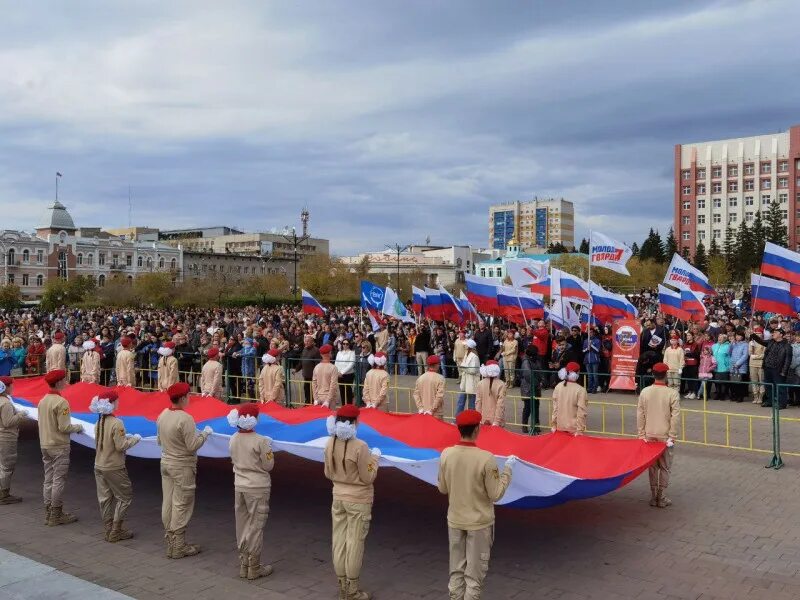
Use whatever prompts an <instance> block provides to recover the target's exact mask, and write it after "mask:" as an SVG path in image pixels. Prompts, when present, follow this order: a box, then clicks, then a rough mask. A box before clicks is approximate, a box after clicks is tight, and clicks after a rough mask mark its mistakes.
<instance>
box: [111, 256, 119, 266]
mask: <svg viewBox="0 0 800 600" xmlns="http://www.w3.org/2000/svg"><path fill="white" fill-rule="evenodd" d="M117 265H119V254H112V255H111V266H112V267H116V266H117Z"/></svg>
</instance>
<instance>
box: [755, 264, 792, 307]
mask: <svg viewBox="0 0 800 600" xmlns="http://www.w3.org/2000/svg"><path fill="white" fill-rule="evenodd" d="M790 288H791V284H790V283H789V282H788V281H780V280H778V279H771V278H770V277H764V276H763V275H756V274H752V275H751V276H750V294H751V296H752V298H753V312H756V311H760V312H768V313H774V314H777V315H783V316H789V315H792V314H794V312H795V310H794V300H792V294H791V291H790Z"/></svg>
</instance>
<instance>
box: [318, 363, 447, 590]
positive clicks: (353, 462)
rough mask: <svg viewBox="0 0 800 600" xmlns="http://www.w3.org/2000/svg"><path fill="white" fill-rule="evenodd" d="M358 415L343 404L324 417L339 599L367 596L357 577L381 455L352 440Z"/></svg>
mask: <svg viewBox="0 0 800 600" xmlns="http://www.w3.org/2000/svg"><path fill="white" fill-rule="evenodd" d="M440 377H441V375H440ZM359 412H360V411H359V409H358V407H357V406H355V405H353V404H345V405H344V406H342V407H341V408H339V410H338V411H336V417H333V416H331V417H329V418H328V433H330V436H331V437H330V439H329V440H328V443H327V444H326V445H325V453H324V456H325V477H327V478H328V479H330V480H331V482H332V483H333V504H332V506H331V518H332V521H333V540H332V550H333V570H334V571H335V572H336V577H337V578H338V580H339V599H340V600H369V597H370V596H369V594H367V593H366V592H364V591H362V590H361V589H360V585H359V578H360V577H361V564H362V562H363V560H364V542H365V541H366V539H367V533H369V525H370V521H371V520H372V501H373V498H374V489H373V483H374V482H375V478H376V477H377V476H378V462H379V459H380V456H381V452H380V450H378V449H377V448H375V449H374V450H372V451H370V449H369V447H368V446H367V444H365V443H364V442H363V441H361V440H359V439H358V438H357V437H356V428H357V425H358V415H359Z"/></svg>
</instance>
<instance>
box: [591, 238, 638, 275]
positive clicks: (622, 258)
mask: <svg viewBox="0 0 800 600" xmlns="http://www.w3.org/2000/svg"><path fill="white" fill-rule="evenodd" d="M589 237H590V239H589V259H590V260H591V263H592V265H595V266H598V267H605V268H606V269H611V270H612V271H616V272H617V273H622V274H623V275H630V273H629V272H628V269H627V268H626V267H625V264H626V263H627V262H628V259H629V258H630V257H631V256H633V251H632V250H631V249H630V248H628V247H627V246H626V245H625V244H623V243H622V242H618V241H617V240H615V239H612V238H610V237H608V236H607V235H603V234H602V233H597V232H596V231H592V233H591V234H590V236H589Z"/></svg>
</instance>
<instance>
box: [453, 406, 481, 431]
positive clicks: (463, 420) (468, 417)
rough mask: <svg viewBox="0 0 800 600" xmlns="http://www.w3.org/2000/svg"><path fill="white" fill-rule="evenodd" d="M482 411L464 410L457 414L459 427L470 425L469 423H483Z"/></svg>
mask: <svg viewBox="0 0 800 600" xmlns="http://www.w3.org/2000/svg"><path fill="white" fill-rule="evenodd" d="M481 418H482V417H481V413H479V412H478V411H477V410H462V411H461V412H460V413H458V415H457V416H456V425H458V426H459V427H468V426H469V425H480V424H481Z"/></svg>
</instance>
